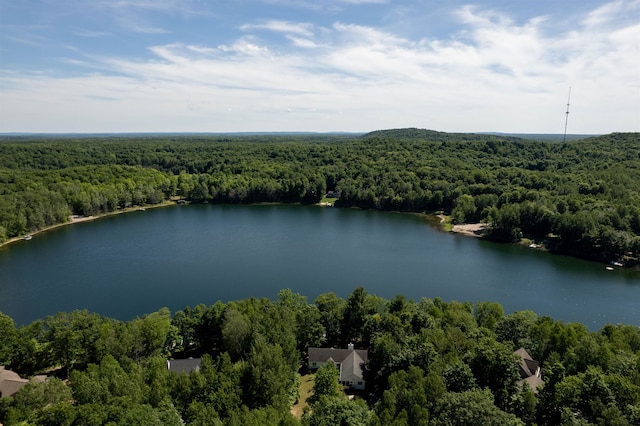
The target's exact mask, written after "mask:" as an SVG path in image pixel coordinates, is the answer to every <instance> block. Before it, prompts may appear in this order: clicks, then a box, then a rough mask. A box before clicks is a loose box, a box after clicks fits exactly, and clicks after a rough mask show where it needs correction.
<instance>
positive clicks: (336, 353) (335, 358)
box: [309, 344, 368, 390]
mask: <svg viewBox="0 0 640 426" xmlns="http://www.w3.org/2000/svg"><path fill="white" fill-rule="evenodd" d="M367 357H368V351H367V350H366V349H355V348H354V346H353V344H349V345H348V347H347V349H334V348H309V369H310V370H317V369H318V368H320V367H322V366H323V365H325V364H326V363H327V362H329V361H331V362H333V363H334V364H336V367H338V369H339V370H340V384H341V385H343V386H346V387H348V388H352V389H358V390H363V389H364V386H365V381H364V378H363V377H362V366H363V365H364V363H365V362H367Z"/></svg>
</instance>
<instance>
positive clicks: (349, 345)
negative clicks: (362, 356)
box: [347, 343, 354, 351]
mask: <svg viewBox="0 0 640 426" xmlns="http://www.w3.org/2000/svg"><path fill="white" fill-rule="evenodd" d="M347 349H349V350H350V351H352V350H353V349H354V348H353V343H349V344H348V345H347Z"/></svg>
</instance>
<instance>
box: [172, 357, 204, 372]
mask: <svg viewBox="0 0 640 426" xmlns="http://www.w3.org/2000/svg"><path fill="white" fill-rule="evenodd" d="M167 369H168V370H169V371H173V372H174V373H190V372H192V371H200V358H187V359H171V360H167Z"/></svg>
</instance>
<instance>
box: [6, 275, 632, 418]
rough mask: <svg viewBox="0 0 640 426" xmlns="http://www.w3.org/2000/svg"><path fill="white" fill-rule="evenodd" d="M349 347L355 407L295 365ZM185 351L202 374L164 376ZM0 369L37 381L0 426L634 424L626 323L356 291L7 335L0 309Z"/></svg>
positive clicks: (70, 323) (327, 371)
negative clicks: (358, 355) (529, 368)
mask: <svg viewBox="0 0 640 426" xmlns="http://www.w3.org/2000/svg"><path fill="white" fill-rule="evenodd" d="M348 343H353V344H354V345H355V347H356V348H361V349H368V351H369V355H368V360H367V362H366V363H365V365H364V366H363V370H364V378H365V379H366V389H365V391H363V392H360V393H357V394H356V395H355V398H354V399H352V400H350V399H348V398H346V396H345V393H344V392H343V390H342V388H341V386H339V383H338V378H337V370H336V369H335V368H334V367H333V366H326V367H322V368H321V369H320V370H318V371H317V373H315V374H313V375H309V371H308V370H307V366H306V363H307V361H306V359H307V358H306V354H307V350H308V347H336V348H340V347H346V345H347V344H348ZM518 348H525V349H526V350H527V351H528V352H529V354H531V356H532V357H533V358H534V359H535V360H537V361H538V362H539V363H540V366H541V368H542V379H543V380H544V385H543V386H542V387H541V388H538V391H537V393H535V392H534V391H533V389H532V388H531V387H530V386H529V385H528V384H526V383H519V380H520V378H521V376H520V374H519V372H518V371H519V370H518V360H517V357H516V356H515V355H514V351H515V350H517V349H518ZM189 356H193V357H200V356H201V357H202V364H201V368H200V371H199V372H195V371H194V372H191V373H175V372H170V371H169V370H168V369H167V359H172V358H176V359H178V358H186V357H189ZM3 364H4V365H6V366H7V368H11V369H12V370H13V371H16V372H18V373H20V374H21V376H22V377H30V376H32V375H34V374H36V373H45V374H47V375H48V376H49V378H48V379H47V380H46V381H44V382H41V383H36V382H31V383H30V384H28V385H26V386H25V387H23V388H22V389H20V390H19V391H18V392H17V393H16V394H15V395H14V396H11V397H3V398H0V422H2V423H4V424H5V425H15V424H23V425H27V424H34V425H35V424H37V425H107V424H110V425H111V424H118V425H136V426H138V425H182V424H186V425H296V424H303V425H338V424H340V425H372V426H377V425H398V426H400V425H427V424H431V425H454V424H455V425H474V426H475V425H480V424H482V425H491V424H495V425H523V424H526V425H533V424H537V425H558V424H565V425H591V424H594V425H596V424H597V425H634V424H635V425H637V424H640V328H638V327H637V326H631V325H606V326H605V327H603V328H602V329H601V330H600V331H597V332H589V331H588V330H587V328H586V327H585V326H584V325H582V324H578V323H569V324H565V323H562V322H560V321H556V320H554V319H552V318H549V317H538V316H536V314H535V313H533V312H531V311H520V312H514V313H511V314H507V315H505V313H504V312H503V309H502V307H501V306H500V305H499V304H497V303H493V302H478V303H476V304H471V303H460V302H455V301H454V302H444V301H442V300H441V299H438V298H436V299H426V298H425V299H421V300H419V301H417V302H416V301H412V300H407V299H406V298H404V297H403V296H396V297H394V298H393V299H391V300H385V299H382V298H380V297H377V296H375V295H372V294H368V293H367V292H366V291H365V290H364V289H363V288H362V287H359V288H356V289H355V290H354V291H353V292H352V293H351V294H350V295H349V296H348V297H347V298H346V299H342V298H340V297H337V296H336V295H335V294H334V293H325V294H322V295H320V296H318V297H317V298H316V299H315V300H314V301H313V303H309V302H308V301H307V299H306V297H304V296H301V295H299V294H295V293H293V292H291V291H290V290H282V291H281V292H280V293H279V294H278V297H277V298H276V299H275V300H269V299H256V298H250V299H245V300H239V301H232V302H227V303H222V302H217V303H215V304H214V305H211V306H205V305H198V306H196V307H193V308H190V307H186V308H185V309H183V310H180V311H177V312H175V313H173V314H172V313H170V312H169V310H168V309H166V308H163V309H161V310H159V311H157V312H154V313H151V314H149V315H146V316H143V317H139V318H136V319H133V320H131V321H127V322H123V321H117V320H114V319H111V318H106V317H102V316H100V315H97V314H94V313H90V312H87V311H73V312H70V313H58V314H56V315H53V316H49V317H47V318H45V319H43V320H38V321H34V322H33V323H31V324H29V325H24V326H20V327H16V326H15V324H14V323H13V321H12V320H11V318H9V317H8V316H6V315H3V314H0V365H3ZM308 381H313V382H314V384H313V390H312V392H311V395H310V398H308V399H307V401H306V402H305V403H306V404H307V408H306V409H304V410H303V411H302V412H303V414H302V415H301V416H300V415H298V416H294V415H293V414H292V410H291V407H292V405H293V404H294V403H296V402H298V403H300V402H301V401H299V398H300V394H299V389H300V384H301V383H307V382H308ZM305 399H306V397H305ZM302 402H304V401H302Z"/></svg>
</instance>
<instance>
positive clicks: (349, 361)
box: [340, 350, 364, 381]
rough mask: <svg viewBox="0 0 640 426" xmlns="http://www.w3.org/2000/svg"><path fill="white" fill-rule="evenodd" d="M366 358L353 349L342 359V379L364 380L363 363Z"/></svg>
mask: <svg viewBox="0 0 640 426" xmlns="http://www.w3.org/2000/svg"><path fill="white" fill-rule="evenodd" d="M363 363H364V360H363V359H362V357H361V356H360V355H359V354H358V352H357V351H355V350H352V351H351V353H350V354H349V355H347V357H346V358H345V359H344V361H342V363H341V366H342V368H341V369H340V380H341V381H357V380H362V364H363Z"/></svg>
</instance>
